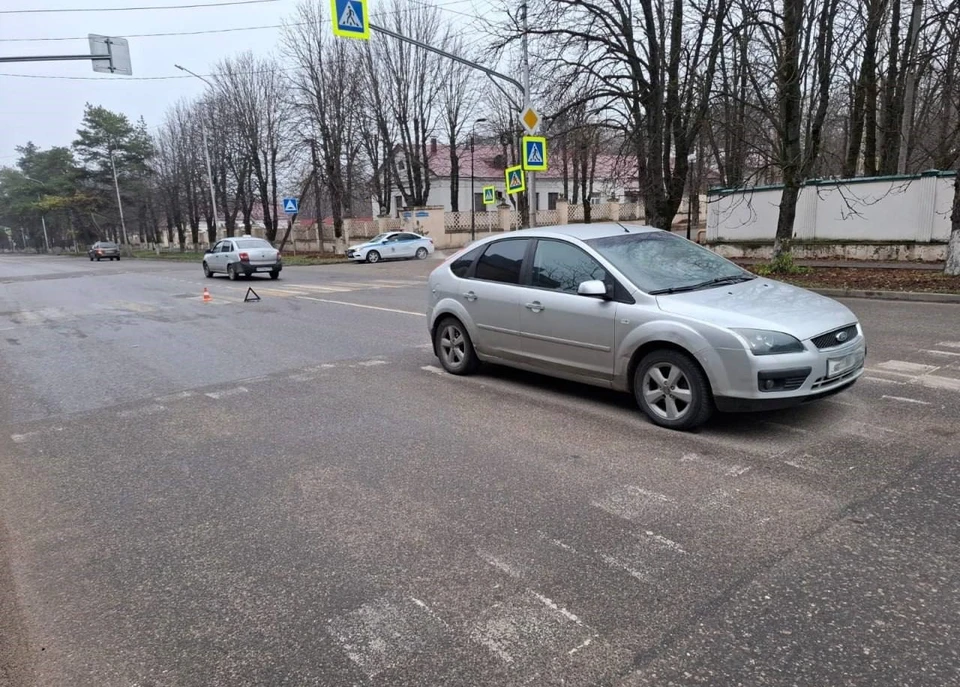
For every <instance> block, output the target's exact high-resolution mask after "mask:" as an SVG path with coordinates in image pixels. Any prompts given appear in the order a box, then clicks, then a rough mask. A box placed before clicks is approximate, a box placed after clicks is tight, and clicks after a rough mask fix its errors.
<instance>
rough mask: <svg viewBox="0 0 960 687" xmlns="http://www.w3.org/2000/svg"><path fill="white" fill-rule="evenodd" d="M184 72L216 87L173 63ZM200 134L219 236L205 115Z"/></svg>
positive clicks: (214, 226)
mask: <svg viewBox="0 0 960 687" xmlns="http://www.w3.org/2000/svg"><path fill="white" fill-rule="evenodd" d="M173 66H174V67H176V68H177V69H179V70H180V71H182V72H186V73H187V74H189V75H190V76H195V77H197V78H198V79H200V80H201V81H203V83H205V84H207V85H208V86H209V87H210V88H211V89H213V88H214V86H213V84H212V83H210V82H209V81H207V80H206V79H205V78H203V77H202V76H200V75H199V74H194V73H193V72H192V71H190V70H189V69H187V68H186V67H181V66H180V65H179V64H175V65H173ZM200 135H201V136H202V137H203V158H204V160H206V161H207V181H208V182H210V207H211V208H212V210H213V236H214V238H216V237H217V234H218V232H217V224H218V222H217V196H216V195H215V194H214V192H213V172H212V171H211V168H210V150H209V149H208V148H207V125H206V123H205V122H204V121H203V117H200Z"/></svg>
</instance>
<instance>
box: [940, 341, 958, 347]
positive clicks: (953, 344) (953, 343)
mask: <svg viewBox="0 0 960 687" xmlns="http://www.w3.org/2000/svg"><path fill="white" fill-rule="evenodd" d="M937 345H938V346H946V347H947V348H960V341H941V342H939V343H938V344H937Z"/></svg>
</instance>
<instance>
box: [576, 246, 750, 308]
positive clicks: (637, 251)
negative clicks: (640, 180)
mask: <svg viewBox="0 0 960 687" xmlns="http://www.w3.org/2000/svg"><path fill="white" fill-rule="evenodd" d="M586 243H587V245H589V246H591V247H592V248H593V249H594V250H596V251H597V252H598V253H600V255H602V256H603V257H605V258H606V259H607V260H609V261H610V262H611V263H612V264H613V265H614V267H616V268H617V269H618V270H620V271H621V272H622V273H623V275H624V276H625V277H627V278H628V279H629V280H630V281H632V282H633V283H634V284H635V285H636V286H638V287H639V288H640V289H642V290H643V291H646V292H647V293H650V294H659V293H676V292H678V291H693V290H696V289H701V288H708V287H710V286H714V285H718V284H723V283H730V282H735V281H746V280H748V279H753V275H752V274H750V273H749V272H747V271H745V270H743V269H741V268H740V267H737V266H736V265H734V264H733V263H732V262H730V261H729V260H726V259H724V258H721V257H720V256H719V255H717V254H716V253H714V252H712V251H710V250H707V249H706V248H703V247H701V246H698V245H697V244H695V243H691V242H690V241H687V240H685V239H683V238H680V237H679V236H675V235H673V234H670V233H668V232H665V231H653V232H644V233H638V234H627V233H624V234H617V235H616V236H605V237H604V238H599V239H590V240H588V241H586Z"/></svg>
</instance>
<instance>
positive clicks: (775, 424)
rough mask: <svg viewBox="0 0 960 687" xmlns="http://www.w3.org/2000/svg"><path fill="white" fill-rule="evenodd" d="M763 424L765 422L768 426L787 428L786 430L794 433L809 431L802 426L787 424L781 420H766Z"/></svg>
mask: <svg viewBox="0 0 960 687" xmlns="http://www.w3.org/2000/svg"><path fill="white" fill-rule="evenodd" d="M763 424H765V425H766V426H767V427H775V428H777V429H785V430H787V431H788V432H794V433H796V434H806V433H807V430H805V429H803V428H802V427H794V426H793V425H785V424H783V423H780V422H764V423H763Z"/></svg>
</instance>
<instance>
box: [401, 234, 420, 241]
mask: <svg viewBox="0 0 960 687" xmlns="http://www.w3.org/2000/svg"><path fill="white" fill-rule="evenodd" d="M419 239H420V237H419V236H417V235H416V234H400V240H401V241H418V240H419Z"/></svg>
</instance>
